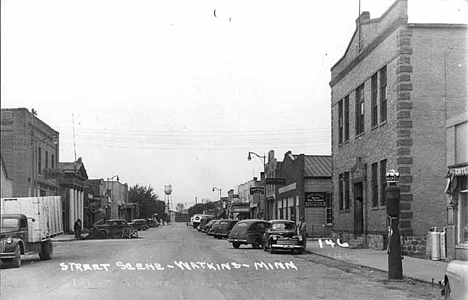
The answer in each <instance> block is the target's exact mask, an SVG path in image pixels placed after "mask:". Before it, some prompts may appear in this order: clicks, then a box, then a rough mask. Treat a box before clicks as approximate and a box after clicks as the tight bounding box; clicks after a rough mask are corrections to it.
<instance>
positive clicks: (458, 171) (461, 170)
mask: <svg viewBox="0 0 468 300" xmlns="http://www.w3.org/2000/svg"><path fill="white" fill-rule="evenodd" d="M467 175H468V166H464V167H457V168H450V169H449V170H448V174H447V176H467Z"/></svg>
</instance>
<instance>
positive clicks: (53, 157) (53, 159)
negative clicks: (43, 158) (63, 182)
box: [50, 154, 55, 169]
mask: <svg viewBox="0 0 468 300" xmlns="http://www.w3.org/2000/svg"><path fill="white" fill-rule="evenodd" d="M50 164H51V168H52V169H55V155H53V154H52V157H51V158H50Z"/></svg>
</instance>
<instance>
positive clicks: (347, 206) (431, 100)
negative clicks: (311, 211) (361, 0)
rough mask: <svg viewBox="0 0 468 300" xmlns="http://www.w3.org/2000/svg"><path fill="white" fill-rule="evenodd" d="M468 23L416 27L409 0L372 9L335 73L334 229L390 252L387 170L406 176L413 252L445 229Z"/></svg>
mask: <svg viewBox="0 0 468 300" xmlns="http://www.w3.org/2000/svg"><path fill="white" fill-rule="evenodd" d="M466 44H467V27H466V25H457V24H418V23H409V22H408V1H407V0H396V1H395V2H394V3H393V4H392V5H391V7H390V8H389V9H388V10H387V11H386V12H385V13H384V14H383V15H382V16H381V17H379V18H376V19H371V18H370V14H369V13H368V12H363V13H362V14H361V16H360V17H359V18H358V19H357V20H356V30H355V32H354V35H353V37H352V38H351V41H350V43H349V45H348V48H347V49H346V51H345V54H344V56H343V57H342V58H341V59H340V60H339V61H338V62H337V63H336V64H335V65H334V66H333V67H332V69H331V81H330V86H331V88H332V98H331V106H332V109H331V110H332V157H333V186H334V205H335V209H334V214H335V220H334V226H333V233H334V234H336V235H338V234H339V235H341V236H343V235H344V236H347V237H348V238H349V239H353V238H356V237H361V238H363V243H364V244H365V245H367V246H368V247H371V248H375V249H385V247H386V225H385V224H386V223H385V222H386V217H387V215H386V199H385V187H386V179H385V173H386V171H387V170H389V169H395V170H398V171H399V172H400V175H401V176H400V182H399V187H400V190H401V215H400V227H401V228H400V230H401V235H402V237H403V239H404V240H405V246H406V245H407V244H408V245H410V246H409V247H408V248H405V249H404V251H408V252H414V253H422V252H424V251H425V237H426V234H427V232H428V231H429V229H430V228H432V227H438V228H442V227H443V226H445V224H446V218H447V213H446V205H445V202H444V201H441V199H445V196H444V194H443V192H442V191H443V190H444V182H443V181H441V180H440V174H442V173H444V171H445V170H446V166H447V164H446V148H445V139H446V130H445V124H446V120H447V119H448V118H450V117H452V116H454V115H455V114H457V112H460V111H466V109H467V102H466V95H467V84H466V82H467V78H466V74H467V68H466V57H467V55H466V54H467V52H466Z"/></svg>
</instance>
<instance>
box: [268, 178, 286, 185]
mask: <svg viewBox="0 0 468 300" xmlns="http://www.w3.org/2000/svg"><path fill="white" fill-rule="evenodd" d="M265 182H266V184H272V185H285V184H286V178H267V179H265Z"/></svg>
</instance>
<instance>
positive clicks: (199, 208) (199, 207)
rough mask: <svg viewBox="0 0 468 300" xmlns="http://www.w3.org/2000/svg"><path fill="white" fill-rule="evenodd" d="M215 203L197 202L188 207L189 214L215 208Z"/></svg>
mask: <svg viewBox="0 0 468 300" xmlns="http://www.w3.org/2000/svg"><path fill="white" fill-rule="evenodd" d="M215 208H216V204H215V203H214V202H207V203H198V204H195V205H194V206H192V207H190V208H189V209H188V211H189V215H191V216H193V215H195V214H202V213H203V212H204V211H207V210H210V209H215Z"/></svg>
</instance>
